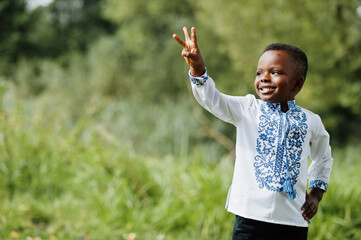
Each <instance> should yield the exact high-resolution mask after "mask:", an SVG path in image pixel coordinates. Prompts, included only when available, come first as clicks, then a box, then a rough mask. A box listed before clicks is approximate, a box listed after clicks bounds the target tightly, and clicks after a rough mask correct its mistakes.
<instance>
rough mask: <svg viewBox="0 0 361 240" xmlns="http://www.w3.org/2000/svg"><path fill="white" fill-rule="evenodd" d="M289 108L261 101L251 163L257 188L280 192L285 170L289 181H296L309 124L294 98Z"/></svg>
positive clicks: (293, 183) (294, 182)
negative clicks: (255, 151)
mask: <svg viewBox="0 0 361 240" xmlns="http://www.w3.org/2000/svg"><path fill="white" fill-rule="evenodd" d="M289 108H290V110H289V111H288V112H287V113H283V112H282V111H281V109H280V106H279V104H273V103H269V102H266V103H262V105H261V112H262V114H261V115H260V117H259V121H260V122H259V125H258V132H259V137H258V139H257V145H256V150H257V153H258V155H257V156H256V157H255V159H254V160H255V161H254V164H253V166H254V168H255V175H256V179H257V182H258V186H259V188H264V187H266V188H267V189H268V190H270V191H277V192H280V191H282V190H283V188H282V184H283V183H284V182H285V180H286V178H287V176H288V174H289V175H290V176H289V178H290V181H291V183H292V185H295V184H296V182H297V177H298V175H299V174H300V170H299V168H300V166H301V164H300V160H301V154H302V144H303V142H304V140H305V137H306V134H307V128H308V126H307V124H306V120H307V118H306V114H305V113H304V112H302V110H301V108H300V107H298V106H296V104H295V102H294V101H292V102H289ZM285 126H286V127H285ZM284 138H285V139H284ZM287 163H288V164H287Z"/></svg>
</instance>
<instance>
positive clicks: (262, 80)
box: [261, 74, 271, 82]
mask: <svg viewBox="0 0 361 240" xmlns="http://www.w3.org/2000/svg"><path fill="white" fill-rule="evenodd" d="M269 81H271V78H270V75H269V74H264V75H263V77H262V78H261V82H269Z"/></svg>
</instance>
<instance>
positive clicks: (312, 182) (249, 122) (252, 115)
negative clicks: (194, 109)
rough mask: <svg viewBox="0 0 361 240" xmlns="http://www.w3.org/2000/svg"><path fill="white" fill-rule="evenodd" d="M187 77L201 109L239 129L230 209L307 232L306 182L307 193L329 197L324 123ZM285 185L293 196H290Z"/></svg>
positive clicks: (208, 81) (209, 81)
mask: <svg viewBox="0 0 361 240" xmlns="http://www.w3.org/2000/svg"><path fill="white" fill-rule="evenodd" d="M189 77H190V80H191V82H192V89H193V94H194V97H195V98H196V100H197V101H198V102H199V103H200V105H202V106H203V107H204V108H205V109H207V110H208V111H209V112H211V113H212V114H214V115H215V116H217V117H218V118H220V119H222V120H223V121H226V122H229V123H231V124H233V125H234V126H235V127H236V129H237V139H236V160H235V167H234V173H233V180H232V185H231V187H230V189H229V192H228V197H227V203H226V209H227V210H228V211H229V212H232V213H234V214H236V215H239V216H242V217H245V218H250V219H255V220H258V221H264V222H271V223H277V224H285V225H292V226H300V227H306V226H307V225H308V224H307V222H306V221H305V220H304V219H303V217H302V211H301V206H302V205H303V204H304V202H305V194H306V188H307V178H308V179H309V188H313V187H316V188H320V189H323V190H325V191H326V189H327V184H328V180H329V177H330V173H331V168H332V162H333V159H332V157H331V147H330V145H329V135H328V133H327V132H326V130H325V128H324V126H323V124H322V122H321V119H320V117H319V116H318V115H316V114H314V113H312V112H311V111H308V110H306V109H304V108H301V107H299V106H297V105H296V103H295V100H293V101H289V102H288V106H289V110H288V111H287V112H286V113H283V112H282V111H281V108H280V104H278V103H270V102H264V101H262V100H260V99H256V98H255V96H254V95H251V94H249V95H246V96H229V95H225V94H222V93H221V92H219V91H218V90H217V89H216V87H215V83H214V81H213V80H212V79H211V78H210V77H209V76H208V74H207V71H206V73H205V74H204V75H203V76H200V77H192V76H191V75H190V74H189ZM308 157H310V159H311V160H312V162H311V164H310V166H308ZM287 182H289V183H290V187H291V188H292V189H291V191H288V190H286V188H287V187H286V183H287ZM286 192H287V193H286Z"/></svg>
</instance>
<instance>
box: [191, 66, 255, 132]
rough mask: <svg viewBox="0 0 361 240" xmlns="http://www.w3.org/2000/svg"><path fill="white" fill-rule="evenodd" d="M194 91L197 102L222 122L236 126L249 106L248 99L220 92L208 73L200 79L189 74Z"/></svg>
mask: <svg viewBox="0 0 361 240" xmlns="http://www.w3.org/2000/svg"><path fill="white" fill-rule="evenodd" d="M189 78H190V80H191V83H192V91H193V95H194V97H195V99H196V100H197V102H198V103H199V104H200V105H201V106H202V107H204V108H205V109H206V110H208V111H209V112H211V113H212V114H213V115H215V116H216V117H218V118H220V119H221V120H223V121H225V122H228V123H231V124H233V125H236V124H237V123H238V122H239V121H240V119H241V118H242V117H241V116H242V113H243V110H244V108H245V105H247V102H248V101H249V100H247V97H239V96H229V95H226V94H223V93H221V92H219V91H218V90H217V89H216V86H215V83H214V81H213V79H212V78H211V77H209V76H208V72H207V70H206V72H205V73H204V74H203V75H202V76H200V77H193V76H192V75H191V74H190V72H189Z"/></svg>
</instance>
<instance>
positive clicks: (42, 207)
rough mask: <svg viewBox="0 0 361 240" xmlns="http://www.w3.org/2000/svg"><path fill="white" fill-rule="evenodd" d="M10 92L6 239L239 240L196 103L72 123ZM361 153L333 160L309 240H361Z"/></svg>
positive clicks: (0, 144)
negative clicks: (201, 135)
mask: <svg viewBox="0 0 361 240" xmlns="http://www.w3.org/2000/svg"><path fill="white" fill-rule="evenodd" d="M4 92H5V91H2V94H3V97H2V98H1V99H3V102H2V103H1V106H2V107H1V109H0V176H1V178H0V239H10V238H11V237H17V238H18V239H26V240H28V239H31V238H30V237H33V238H35V237H38V239H39V238H41V239H79V240H80V239H87V240H91V239H94V240H95V239H97V240H98V239H126V240H131V239H146V240H148V239H154V240H162V239H170V240H173V239H174V240H177V239H182V240H184V239H197V240H198V239H217V240H219V239H230V235H231V231H232V227H233V221H234V216H233V215H232V214H230V213H227V212H226V210H224V205H225V200H226V196H227V191H228V187H229V185H230V182H231V176H232V172H233V161H232V160H230V159H228V158H222V157H220V155H219V154H218V155H217V154H214V152H215V150H214V146H215V145H217V143H215V142H214V141H213V142H212V141H210V140H209V139H208V140H205V139H202V140H205V141H204V142H203V143H202V142H201V141H198V142H197V140H196V138H193V137H192V136H193V135H192V133H193V132H194V131H195V130H194V129H195V128H196V127H197V126H199V125H197V124H198V123H197V120H196V118H197V117H196V116H192V109H191V108H187V106H189V105H187V104H188V103H186V104H182V103H181V104H175V103H168V105H167V104H164V105H161V106H159V105H155V106H153V107H152V108H150V110H144V104H140V103H136V102H135V103H130V102H121V103H114V102H106V103H105V102H102V101H99V103H98V104H94V105H92V104H90V106H88V107H86V108H85V109H84V112H83V114H81V116H80V118H78V119H75V120H74V119H73V120H69V119H70V118H69V117H68V116H67V115H66V112H61V108H57V110H56V111H54V110H51V109H52V108H51V107H49V105H47V104H48V103H47V102H44V101H43V102H42V101H39V102H31V101H23V100H20V99H19V98H17V97H16V91H15V90H14V89H11V88H10V90H9V89H8V90H7V93H6V94H5V95H6V96H5V95H4ZM162 108H164V109H166V110H167V111H164V112H163V111H162ZM117 111H118V113H117ZM125 113H128V114H125ZM147 113H148V114H149V116H150V113H153V115H152V116H153V117H152V118H153V119H152V118H147ZM154 113H156V114H154ZM132 118H133V119H134V121H131V119H132ZM175 119H178V122H176V120H175ZM147 122H148V123H149V125H148V126H147V125H146V123H147ZM182 123H185V124H184V126H182V127H181V128H180V129H173V128H175V126H176V125H177V124H178V125H179V124H182ZM139 128H140V129H141V130H142V131H143V132H144V135H143V138H146V140H141V139H140V138H141V137H142V131H139ZM137 129H138V130H137ZM133 130H134V131H139V132H136V133H134V132H133ZM153 131H155V132H153ZM167 132H168V134H169V135H167V134H166V133H167ZM122 133H123V134H122ZM145 133H146V134H145ZM132 134H133V135H132ZM177 136H178V137H179V138H178V139H176V140H174V139H173V138H176V137H177ZM147 137H148V138H147ZM159 138H161V139H159ZM162 138H163V139H162ZM164 139H166V141H165V140H164ZM171 139H173V140H171ZM129 142H132V143H131V146H129V144H127V143H129ZM144 145H146V146H144ZM163 147H164V149H165V150H164V149H163ZM158 148H162V149H158ZM152 149H153V150H152ZM219 149H221V150H222V148H219ZM223 151H224V149H223ZM172 153H173V154H172ZM360 153H361V151H360V149H359V148H356V147H348V148H345V149H341V150H336V151H334V158H335V163H334V168H333V172H332V177H331V181H330V183H329V190H328V192H327V193H326V194H325V196H324V199H323V200H322V202H321V207H320V209H319V212H318V214H317V216H316V217H315V218H314V219H313V222H312V224H311V225H310V230H309V239H320V240H321V239H337V240H342V239H348V240H349V239H361V230H360V229H361V217H360V216H361V190H360V188H359V183H360V180H361V176H360V174H359V172H360V171H361V163H360V162H359V161H358V159H359V157H358V156H360ZM134 237H135V238H134Z"/></svg>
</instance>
